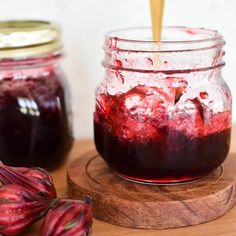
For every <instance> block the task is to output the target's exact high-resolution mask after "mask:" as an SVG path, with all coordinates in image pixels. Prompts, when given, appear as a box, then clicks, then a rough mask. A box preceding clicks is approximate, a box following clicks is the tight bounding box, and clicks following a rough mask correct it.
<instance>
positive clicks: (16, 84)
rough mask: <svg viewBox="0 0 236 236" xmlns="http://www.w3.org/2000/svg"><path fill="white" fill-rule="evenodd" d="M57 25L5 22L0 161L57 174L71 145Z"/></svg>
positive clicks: (0, 25)
mask: <svg viewBox="0 0 236 236" xmlns="http://www.w3.org/2000/svg"><path fill="white" fill-rule="evenodd" d="M61 49H62V44H61V41H60V29H59V27H58V26H57V25H55V24H52V23H50V22H43V21H8V22H0V160H1V161H3V162H4V163H5V164H8V165H12V166H40V167H44V168H47V169H55V168H56V167H57V166H59V165H60V164H61V163H62V162H63V160H64V159H65V157H66V155H67V153H68V151H69V150H70V147H71V145H72V140H73V138H72V133H71V124H70V120H69V119H68V116H69V115H70V110H69V104H68V100H67V93H68V92H67V86H66V80H65V77H64V74H63V72H62V70H61V68H60V64H59V63H60V60H61V56H62V54H61Z"/></svg>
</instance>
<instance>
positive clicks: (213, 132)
mask: <svg viewBox="0 0 236 236" xmlns="http://www.w3.org/2000/svg"><path fill="white" fill-rule="evenodd" d="M138 89H140V88H138ZM134 90H135V93H136V94H137V88H135V89H134ZM133 92H134V91H132V93H133ZM139 92H140V91H139ZM126 98H127V94H122V95H115V96H110V95H104V96H103V95H102V96H101V97H100V100H99V102H98V103H97V106H96V112H95V122H94V134H95V144H96V148H97V151H98V152H99V154H100V155H101V156H102V157H103V159H104V160H105V161H106V162H107V163H108V165H109V166H110V167H111V168H112V169H114V170H115V171H116V172H117V173H118V174H119V175H121V176H123V177H126V178H129V179H132V180H137V181H141V182H142V181H144V182H147V181H150V182H157V183H167V182H181V181H188V180H192V179H196V178H199V177H201V176H203V175H206V174H208V173H210V172H211V171H212V170H214V169H215V168H217V167H218V166H220V164H221V163H222V162H223V161H224V160H225V158H226V156H227V154H228V151H229V146H230V114H229V113H228V112H225V113H218V114H216V115H213V116H212V117H210V118H206V117H204V108H201V109H200V107H199V106H200V103H199V102H196V101H195V100H197V99H193V101H192V102H193V103H196V113H195V114H194V115H193V116H190V115H186V114H180V115H178V116H177V117H175V118H174V119H170V118H168V117H167V116H166V115H165V113H164V112H163V113H160V114H155V115H153V116H154V117H150V116H146V115H145V114H144V115H142V114H141V113H142V110H140V113H139V114H138V115H137V114H135V113H132V114H131V112H132V110H129V111H128V110H127V107H126V106H125V99H126ZM152 102H153V99H152ZM104 104H106V105H104ZM139 108H140V104H139ZM156 109H158V108H156ZM189 124H191V125H190V126H188V125H189ZM189 127H192V130H191V129H190V128H189ZM193 127H194V128H193Z"/></svg>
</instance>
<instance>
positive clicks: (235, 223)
mask: <svg viewBox="0 0 236 236" xmlns="http://www.w3.org/2000/svg"><path fill="white" fill-rule="evenodd" d="M93 148H94V144H93V141H92V140H80V141H77V142H75V144H74V146H73V149H72V150H71V153H70V155H69V157H68V161H67V163H65V165H63V166H61V167H60V168H59V169H58V170H56V171H54V172H53V173H52V175H53V178H54V180H55V184H56V188H57V191H58V194H59V196H65V195H66V170H67V167H68V164H69V163H70V162H71V161H73V160H74V159H76V158H77V157H78V156H80V155H82V154H84V153H86V152H88V151H89V150H91V149H93ZM231 152H234V153H236V126H234V128H233V135H232V143H231ZM40 223H41V222H39V223H37V224H35V225H34V226H33V227H31V228H30V229H29V230H28V231H27V232H24V233H23V234H22V236H37V235H38V228H39V226H40ZM235 232H236V207H233V208H232V209H231V210H230V211H229V212H228V213H227V214H225V215H224V216H222V217H220V218H219V219H216V220H214V221H210V222H208V223H205V224H200V225H196V226H189V227H182V228H176V229H165V230H141V229H130V228H125V227H121V226H116V225H111V224H108V223H104V222H102V221H99V220H96V219H94V224H93V233H92V236H182V235H186V236H206V235H207V236H235V235H236V233H235Z"/></svg>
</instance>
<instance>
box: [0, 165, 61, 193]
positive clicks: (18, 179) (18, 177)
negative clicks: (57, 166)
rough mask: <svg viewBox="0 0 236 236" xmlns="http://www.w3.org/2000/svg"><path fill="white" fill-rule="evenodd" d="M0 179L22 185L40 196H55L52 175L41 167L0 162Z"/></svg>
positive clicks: (4, 182) (5, 182) (7, 182)
mask: <svg viewBox="0 0 236 236" xmlns="http://www.w3.org/2000/svg"><path fill="white" fill-rule="evenodd" d="M0 181H1V182H2V183H3V184H17V185H20V186H23V187H25V188H26V189H28V190H30V191H32V192H34V193H37V194H38V195H40V196H45V197H50V198H56V196H57V195H56V190H55V186H54V183H53V179H52V177H51V176H50V174H49V173H48V172H47V171H46V170H44V169H42V168H26V167H10V166H6V165H4V164H3V163H2V162H0Z"/></svg>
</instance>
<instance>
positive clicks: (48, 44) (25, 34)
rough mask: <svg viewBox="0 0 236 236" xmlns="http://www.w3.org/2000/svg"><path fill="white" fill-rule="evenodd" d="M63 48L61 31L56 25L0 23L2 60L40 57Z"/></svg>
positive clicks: (16, 22)
mask: <svg viewBox="0 0 236 236" xmlns="http://www.w3.org/2000/svg"><path fill="white" fill-rule="evenodd" d="M61 48H62V43H61V30H60V27H59V26H58V25H57V24H55V23H51V22H47V21H29V20H20V21H0V59H2V58H24V57H31V56H39V55H43V54H47V53H51V52H55V51H58V50H60V49H61Z"/></svg>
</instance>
